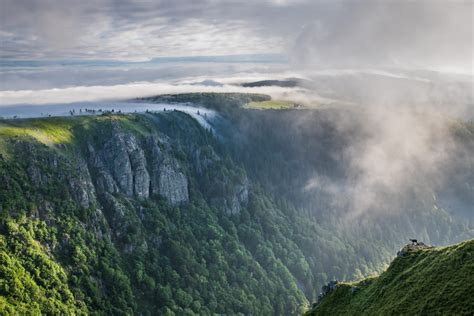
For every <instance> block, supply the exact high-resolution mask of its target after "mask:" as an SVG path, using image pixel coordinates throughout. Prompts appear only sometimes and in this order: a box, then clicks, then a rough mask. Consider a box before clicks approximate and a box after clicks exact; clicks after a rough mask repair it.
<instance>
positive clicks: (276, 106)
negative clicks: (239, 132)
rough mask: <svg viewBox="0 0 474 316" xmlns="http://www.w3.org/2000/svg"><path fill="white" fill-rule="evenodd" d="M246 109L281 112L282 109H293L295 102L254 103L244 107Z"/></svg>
mask: <svg viewBox="0 0 474 316" xmlns="http://www.w3.org/2000/svg"><path fill="white" fill-rule="evenodd" d="M243 107H244V108H245V109H258V110H269V109H272V110H281V109H292V108H294V102H291V101H279V100H269V101H252V102H249V103H247V104H245V105H244V106H243Z"/></svg>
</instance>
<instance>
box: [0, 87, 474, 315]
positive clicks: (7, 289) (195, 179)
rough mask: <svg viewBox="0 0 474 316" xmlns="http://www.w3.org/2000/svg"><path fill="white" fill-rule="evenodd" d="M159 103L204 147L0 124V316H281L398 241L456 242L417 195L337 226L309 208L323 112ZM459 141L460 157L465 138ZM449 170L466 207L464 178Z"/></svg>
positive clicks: (158, 117)
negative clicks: (206, 124)
mask: <svg viewBox="0 0 474 316" xmlns="http://www.w3.org/2000/svg"><path fill="white" fill-rule="evenodd" d="M163 98H165V99H166V100H161V99H160V98H157V100H158V101H160V100H161V101H163V102H164V101H166V102H197V103H198V104H200V105H204V106H209V107H210V108H213V109H217V110H219V111H220V113H221V114H222V115H223V117H224V119H222V120H219V121H217V122H215V123H216V124H215V125H214V130H213V131H209V130H206V129H205V128H203V127H202V126H201V125H199V124H198V123H197V122H196V120H195V119H193V118H192V117H191V116H189V115H187V114H185V113H181V112H179V111H166V112H162V113H143V114H128V115H125V114H120V115H110V114H107V115H100V116H87V117H67V118H45V119H27V120H4V121H0V155H1V156H0V236H1V240H2V242H1V244H0V251H1V258H2V259H1V260H2V261H1V262H0V266H1V270H0V273H2V278H1V280H0V281H2V282H0V310H1V311H3V310H7V311H11V310H18V311H21V310H24V309H28V308H29V309H32V310H35V311H40V312H43V313H48V312H51V313H68V311H69V310H70V309H71V308H73V307H72V306H74V310H75V311H76V313H79V314H80V313H87V312H89V313H98V314H133V313H135V314H138V313H143V314H145V315H146V314H150V313H151V314H153V313H156V312H159V313H162V314H168V315H173V313H174V314H179V315H182V314H189V315H192V314H204V315H206V314H212V313H218V314H239V313H241V314H245V315H251V314H253V315H274V314H277V315H293V314H298V313H300V312H302V311H303V310H304V309H305V306H306V304H307V302H308V300H309V301H313V300H314V299H315V298H316V296H317V293H318V291H319V288H320V287H321V286H322V285H323V284H324V283H326V282H327V281H328V280H330V279H333V278H337V279H346V280H347V279H355V278H361V277H363V276H367V275H369V274H371V273H373V272H374V271H380V270H381V269H382V268H383V266H384V264H385V263H386V262H388V261H389V260H390V259H391V257H392V255H393V253H394V252H393V251H394V249H397V248H398V247H399V246H400V244H401V243H402V241H403V240H404V239H405V238H406V236H418V235H415V234H420V235H421V237H418V238H420V239H423V240H427V241H430V242H433V243H436V244H447V243H450V242H454V241H456V240H461V239H466V238H470V237H471V236H472V230H470V227H472V225H471V223H470V222H469V221H465V220H459V219H457V218H456V217H454V216H453V215H452V213H450V212H449V210H445V209H444V208H442V207H441V206H439V205H437V204H436V203H437V202H436V200H434V197H433V195H432V194H429V195H428V198H426V199H425V197H426V194H423V195H416V196H415V198H414V199H413V201H410V202H407V204H408V205H409V206H410V207H411V209H410V212H407V213H400V212H397V213H394V214H392V215H390V216H386V217H379V218H370V217H360V218H358V219H353V220H352V221H351V222H350V225H347V224H345V225H341V221H340V219H343V218H344V213H342V212H340V211H339V210H338V209H337V208H332V205H330V204H329V203H328V202H330V199H328V198H327V197H324V195H321V194H320V193H318V194H314V195H315V196H314V197H313V198H311V199H310V198H309V197H310V196H312V195H313V192H308V191H307V190H305V189H304V188H305V185H306V182H307V180H308V176H309V177H313V176H314V175H315V174H319V175H324V176H326V177H335V178H334V179H336V177H340V178H337V179H341V181H343V180H344V178H343V177H341V174H342V175H343V174H344V172H343V169H341V168H340V167H341V166H339V165H338V161H340V160H338V158H337V157H338V150H340V148H343V147H345V146H347V141H346V140H345V137H346V135H344V133H340V131H338V130H337V129H335V127H334V126H333V125H331V121H330V120H327V119H326V118H327V115H333V114H331V113H333V112H331V111H330V112H329V113H328V112H324V111H304V110H298V111H250V110H244V109H242V108H241V106H242V105H243V104H244V103H246V102H251V101H255V100H257V101H258V100H261V101H263V100H267V99H268V97H266V96H261V95H251V96H243V95H240V94H229V95H226V94H223V95H215V94H188V95H180V96H165V97H163ZM153 99H155V98H153ZM227 99H229V100H228V101H229V102H227V101H226V100H227ZM161 101H160V102H161ZM335 114H337V113H335ZM301 118H305V119H306V122H307V123H305V124H299V125H297V126H295V125H294V124H293V123H292V122H294V120H295V119H298V120H300V119H301ZM275 126H278V127H279V128H278V129H275ZM463 130H464V129H463ZM350 132H351V133H352V134H357V133H355V131H350ZM461 134H462V135H463V136H462V137H463V139H465V140H463V141H462V142H460V145H459V146H464V147H466V146H465V144H470V143H471V142H472V140H473V137H472V135H473V134H472V133H471V132H470V130H469V128H468V129H467V132H462V133H461ZM303 143H304V144H305V145H304V146H301V144H303ZM464 147H463V148H464ZM466 148H468V147H466ZM469 153H470V149H469V150H467V151H466V152H465V157H467V159H471V158H470V157H472V156H471V155H469ZM462 161H467V163H469V160H466V159H462ZM456 168H457V169H456V170H458V171H457V173H458V174H459V175H460V177H459V180H457V179H458V178H453V179H456V181H454V184H456V183H460V184H461V185H463V190H464V191H465V192H466V197H467V199H466V205H469V201H470V200H469V192H470V190H471V188H472V185H471V182H470V181H471V178H470V173H469V172H465V171H466V168H465V166H464V165H462V164H459V165H457V167H456ZM453 187H454V186H453ZM456 192H459V190H455V192H454V195H451V198H453V199H455V198H456ZM415 193H416V192H415ZM342 196H343V194H341V195H340V196H338V197H337V198H338V199H340V198H341V197H342ZM463 210H467V209H465V208H464V209H463ZM467 212H468V213H469V211H468V210H467ZM367 227H371V229H366V228H367ZM420 232H421V233H420ZM368 244H370V245H372V246H370V247H368V246H367V245H368ZM45 271H48V272H49V273H46V272H45ZM20 283H21V284H28V286H26V287H23V288H21V287H18V286H15V284H20ZM18 289H21V290H18ZM39 297H43V298H44V297H48V298H51V299H48V300H46V299H43V300H39V299H38V298H39Z"/></svg>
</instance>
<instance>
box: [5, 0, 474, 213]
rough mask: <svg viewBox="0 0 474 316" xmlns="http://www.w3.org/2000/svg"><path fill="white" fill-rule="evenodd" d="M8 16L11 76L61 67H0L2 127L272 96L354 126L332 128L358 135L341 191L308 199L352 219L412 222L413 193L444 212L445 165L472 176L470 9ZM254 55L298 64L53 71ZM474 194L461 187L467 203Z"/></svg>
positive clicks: (102, 6) (16, 5) (23, 8)
mask: <svg viewBox="0 0 474 316" xmlns="http://www.w3.org/2000/svg"><path fill="white" fill-rule="evenodd" d="M5 8H6V10H1V11H2V22H1V23H0V26H1V32H0V40H1V41H2V43H3V45H2V48H1V50H2V51H1V56H2V57H3V58H5V59H9V60H12V63H13V64H14V63H15V62H18V61H21V60H33V61H34V60H43V61H44V60H52V61H55V60H56V61H58V62H57V63H56V65H47V66H44V67H27V66H25V67H8V66H2V68H1V69H0V83H1V84H0V90H1V91H0V115H5V113H6V109H7V107H8V109H9V111H10V112H8V115H14V114H12V112H11V111H12V106H14V105H23V106H25V105H29V106H35V105H49V104H61V103H63V104H64V103H66V104H69V103H71V102H98V101H117V100H127V99H132V98H136V97H145V96H151V95H158V94H173V93H186V92H245V93H264V94H268V95H270V96H272V98H273V99H279V100H291V101H294V102H297V103H301V104H303V105H305V106H306V107H308V108H314V109H320V108H327V107H331V108H340V109H341V113H348V115H347V116H344V115H339V116H336V117H337V119H334V121H333V122H332V123H333V125H334V126H336V127H337V129H338V130H339V131H341V133H342V132H347V131H350V130H352V129H354V127H355V128H356V129H357V130H359V131H360V133H359V135H362V136H363V137H355V136H354V138H353V139H352V140H351V142H350V145H348V146H347V147H346V148H344V151H343V155H342V158H341V160H340V163H341V164H344V167H345V169H346V170H347V175H346V179H345V182H344V183H340V182H339V181H335V180H334V179H328V178H323V177H320V176H318V175H316V176H315V177H313V178H312V179H310V180H309V181H308V183H306V185H305V187H303V188H301V189H302V190H306V191H309V192H312V191H314V192H316V191H318V190H319V191H325V192H326V193H328V194H330V196H331V197H332V200H333V205H334V207H340V208H344V209H346V210H348V212H349V213H350V216H348V217H347V218H349V219H350V218H354V217H360V216H362V215H367V214H386V213H393V212H400V211H402V210H405V211H406V209H407V206H408V208H412V206H413V205H412V204H410V203H411V200H410V198H409V197H410V194H413V192H416V194H418V196H419V197H420V199H422V200H424V201H425V202H426V205H438V204H439V205H438V206H439V207H441V204H442V203H441V201H439V200H437V197H436V194H435V193H436V192H435V191H436V190H435V189H436V188H445V187H447V186H449V185H450V184H452V181H458V179H457V178H456V179H454V178H453V177H452V174H451V173H450V171H449V167H448V166H449V165H450V164H453V163H454V162H456V163H459V164H460V165H462V166H464V167H465V170H466V171H465V172H466V173H468V174H471V175H472V170H473V168H472V163H473V161H472V158H469V157H472V156H474V155H470V153H469V152H468V154H466V155H464V156H463V155H461V154H460V153H461V152H462V151H463V150H471V149H465V148H462V147H460V146H459V144H457V143H456V141H455V140H454V139H453V136H452V135H453V133H452V129H453V126H455V125H456V124H457V122H464V123H465V124H471V126H472V120H473V119H474V96H473V94H474V89H473V73H474V71H473V55H474V54H473V50H474V49H473V16H472V12H473V2H472V1H463V0H459V1H458V0H453V1H441V0H433V1H427V0H420V1H381V0H380V1H379V0H367V1H309V0H308V1H305V0H301V1H255V2H251V3H250V2H248V1H231V2H221V1H206V0H203V1H198V2H192V3H191V2H183V1H178V2H177V3H176V2H174V1H160V2H159V3H158V4H157V5H154V4H153V3H152V2H146V1H144V2H140V1H139V2H133V3H129V4H117V3H115V2H114V1H100V2H94V3H91V2H84V3H83V2H80V3H79V2H74V5H72V4H71V3H68V1H65V2H64V1H47V2H46V4H45V5H44V6H41V5H39V4H38V3H36V2H34V1H7V2H5V3H4V4H3V9H5ZM31 12H35V13H36V14H34V15H33V16H32V15H31ZM52 20H54V23H52V22H51V21H52ZM259 53H270V54H282V55H284V56H287V57H288V60H289V62H288V63H286V62H278V63H274V64H268V63H264V62H261V61H259V62H253V63H244V62H241V63H216V62H208V63H198V64H191V63H186V64H179V63H178V64H166V65H159V66H157V65H149V64H144V65H137V64H130V65H126V66H123V65H122V66H121V67H108V66H103V65H102V66H97V65H89V66H87V67H86V66H75V67H64V66H57V64H58V63H59V65H60V64H61V63H60V60H75V59H76V60H88V61H94V60H114V61H124V60H128V61H137V60H139V61H143V60H151V59H153V58H154V57H157V56H183V55H189V56H203V55H219V54H221V55H234V54H259ZM285 78H300V79H301V81H300V84H299V86H297V87H294V88H282V87H275V86H272V87H270V86H269V87H256V88H244V87H242V86H240V84H241V83H243V82H250V81H257V80H263V79H285ZM206 80H207V81H206ZM209 80H212V82H215V83H216V84H206V82H209ZM2 108H3V112H4V113H3V114H2ZM18 109H19V110H20V108H18ZM347 109H351V111H346V110H347ZM354 111H355V112H354ZM351 113H352V114H351ZM353 113H357V115H353ZM293 123H294V124H295V126H298V124H302V123H301V122H298V121H297V120H296V121H295V122H293ZM471 130H472V128H471ZM460 157H463V158H460ZM460 159H463V160H462V161H459V160H460ZM450 181H451V182H450ZM459 181H461V182H462V181H463V180H459ZM459 181H458V182H457V183H455V184H456V185H460V186H462V185H464V184H463V183H459ZM472 186H473V184H472V182H468V183H466V184H465V185H464V187H467V189H466V190H467V191H466V192H470V193H472V192H473V189H472ZM438 206H437V207H438ZM467 207H469V206H467ZM467 207H466V208H467ZM468 211H472V205H471V210H468Z"/></svg>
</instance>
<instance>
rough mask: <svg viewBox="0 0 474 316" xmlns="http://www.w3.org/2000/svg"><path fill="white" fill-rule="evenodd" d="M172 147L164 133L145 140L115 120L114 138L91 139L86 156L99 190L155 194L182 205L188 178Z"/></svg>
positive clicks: (130, 194)
mask: <svg viewBox="0 0 474 316" xmlns="http://www.w3.org/2000/svg"><path fill="white" fill-rule="evenodd" d="M160 146H161V147H162V148H160ZM172 150H173V148H172V146H171V145H170V144H169V141H168V140H166V139H165V138H164V136H163V137H160V136H157V135H153V136H150V137H148V138H147V139H146V140H144V141H143V142H141V141H139V140H137V138H136V136H134V135H133V134H131V133H130V132H127V131H124V130H123V129H122V128H121V127H120V126H119V125H118V124H113V126H112V130H111V132H110V138H108V139H106V140H105V141H104V142H103V143H98V144H94V143H93V142H92V141H88V143H87V150H86V156H87V161H88V162H89V166H90V168H91V169H92V170H93V174H94V175H95V177H94V183H95V186H96V188H97V192H98V193H99V194H106V193H109V194H115V193H120V194H123V195H125V196H127V197H133V198H138V199H147V198H149V196H150V194H152V195H159V196H161V197H163V198H164V199H165V200H167V201H168V202H169V203H170V204H172V205H178V204H182V203H186V202H187V201H188V200H189V193H188V180H187V178H186V175H185V174H184V171H183V167H182V166H181V165H180V163H179V162H178V161H177V160H176V159H175V158H174V157H173V156H172ZM147 157H148V159H147Z"/></svg>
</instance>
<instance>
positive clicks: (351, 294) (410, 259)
mask: <svg viewBox="0 0 474 316" xmlns="http://www.w3.org/2000/svg"><path fill="white" fill-rule="evenodd" d="M473 293H474V240H469V241H466V242H463V243H460V244H457V245H454V246H448V247H440V248H426V249H423V248H422V249H416V248H415V249H413V250H406V251H404V253H403V254H402V255H401V256H399V257H397V258H396V259H394V260H393V262H392V263H391V264H390V266H389V267H388V269H387V270H386V271H385V272H383V273H382V274H381V275H380V276H378V277H375V278H369V279H365V280H362V281H359V282H355V283H339V284H337V285H335V289H334V290H332V291H330V292H329V293H328V294H326V295H325V296H324V297H323V298H322V299H321V301H320V302H319V303H317V304H315V306H314V308H313V309H312V310H311V311H309V312H307V313H306V314H305V315H308V316H309V315H472V313H473V311H474V299H473V296H472V295H473Z"/></svg>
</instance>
